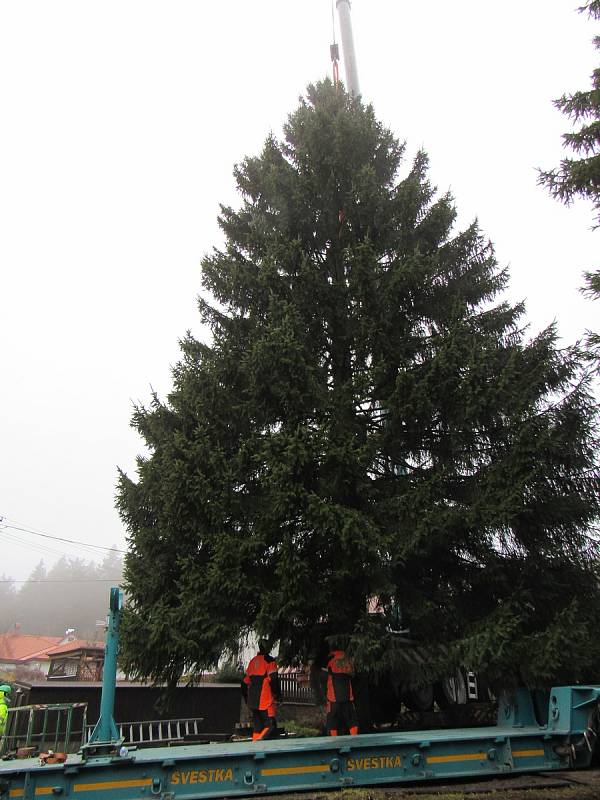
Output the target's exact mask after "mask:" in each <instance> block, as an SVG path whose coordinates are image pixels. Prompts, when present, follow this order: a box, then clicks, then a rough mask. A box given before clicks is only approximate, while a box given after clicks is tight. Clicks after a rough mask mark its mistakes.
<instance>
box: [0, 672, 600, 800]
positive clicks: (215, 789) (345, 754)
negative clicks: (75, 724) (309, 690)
mask: <svg viewBox="0 0 600 800" xmlns="http://www.w3.org/2000/svg"><path fill="white" fill-rule="evenodd" d="M599 699H600V687H599V686H589V687H580V686H576V687H560V688H557V689H555V690H553V692H552V696H551V698H550V708H549V722H548V724H547V725H538V724H537V723H536V722H535V718H534V714H533V707H532V704H531V700H530V698H529V693H528V692H526V691H525V690H518V691H517V692H515V693H513V695H512V696H506V697H505V698H503V700H502V701H501V703H500V710H499V717H500V719H499V724H498V725H497V726H493V727H489V728H474V729H455V730H445V731H440V730H436V731H411V732H410V733H380V734H364V735H359V736H340V737H335V738H331V737H315V738H308V739H296V740H294V739H284V740H279V741H266V742H237V743H228V744H210V745H187V746H177V747H157V748H153V749H145V750H139V751H137V750H129V751H128V750H126V749H125V748H122V747H121V748H120V754H119V752H112V753H111V752H108V753H100V754H97V755H94V754H86V752H85V751H83V752H82V753H80V754H77V755H73V756H69V757H68V758H67V761H66V762H65V763H64V764H53V765H46V766H42V765H40V762H39V759H26V760H22V761H5V762H3V763H2V764H0V798H2V800H5V798H6V799H8V798H26V799H28V798H35V797H42V796H62V797H70V798H92V799H93V800H108V799H109V798H114V800H134V799H137V798H145V797H159V798H162V799H163V800H175V798H186V800H193V798H212V797H236V796H243V795H252V794H262V793H276V792H290V791H296V790H306V789H309V790H318V789H334V788H342V787H349V786H364V785H389V784H401V783H405V782H410V783H414V782H415V781H427V780H440V779H448V778H476V777H483V776H496V777H499V776H501V775H506V774H515V773H519V772H537V771H539V772H542V771H543V772H547V771H553V770H564V769H568V768H570V767H578V768H582V767H585V766H588V765H589V763H590V762H591V758H592V751H593V749H594V745H595V741H596V735H597V730H596V729H595V728H594V727H593V726H592V725H591V721H592V720H593V719H596V718H597V713H598V712H597V709H598V702H599Z"/></svg>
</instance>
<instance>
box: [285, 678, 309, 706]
mask: <svg viewBox="0 0 600 800" xmlns="http://www.w3.org/2000/svg"><path fill="white" fill-rule="evenodd" d="M279 682H280V684H281V699H282V701H283V702H284V703H296V704H298V705H303V706H313V705H314V704H315V699H314V696H313V691H312V689H311V687H310V681H309V680H308V676H307V675H306V674H305V673H304V672H280V673H279Z"/></svg>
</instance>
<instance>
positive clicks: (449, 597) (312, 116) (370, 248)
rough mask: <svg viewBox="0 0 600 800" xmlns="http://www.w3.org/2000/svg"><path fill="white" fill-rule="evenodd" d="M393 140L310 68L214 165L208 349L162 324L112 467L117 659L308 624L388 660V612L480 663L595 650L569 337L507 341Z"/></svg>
mask: <svg viewBox="0 0 600 800" xmlns="http://www.w3.org/2000/svg"><path fill="white" fill-rule="evenodd" d="M403 155H404V147H403V145H401V144H399V143H398V141H397V140H396V139H395V138H394V136H393V135H392V134H391V133H390V131H389V130H387V129H386V128H385V127H384V126H382V125H381V124H380V123H379V122H378V120H377V119H376V118H375V116H374V112H373V110H372V108H371V107H369V106H364V105H363V104H362V103H361V102H360V101H358V100H355V99H353V98H351V97H350V96H348V95H347V94H346V93H345V92H344V91H343V89H341V88H339V87H334V86H332V85H331V83H329V82H328V81H325V82H324V83H322V84H319V85H317V86H311V87H309V90H308V93H307V96H306V98H305V99H303V100H302V101H301V102H300V105H299V107H298V109H297V110H296V111H295V112H294V113H293V114H292V115H291V116H290V117H289V120H288V122H287V125H286V126H285V128H284V138H283V140H282V141H279V140H277V139H276V138H275V137H273V136H271V137H269V138H268V140H267V141H266V144H265V146H264V149H263V151H262V152H261V154H260V155H259V156H257V157H252V158H247V159H246V160H245V161H243V163H242V164H241V165H239V166H238V167H237V168H236V171H235V177H236V180H237V184H238V187H239V190H240V192H241V195H242V202H241V207H240V208H239V209H237V210H235V209H233V208H228V207H223V208H222V210H221V216H220V224H221V227H222V229H223V231H224V234H225V237H226V244H225V246H224V247H223V248H222V249H221V250H215V251H214V252H213V253H212V254H211V255H209V256H207V257H206V258H205V259H204V261H203V265H202V266H203V285H204V288H205V290H206V296H209V295H210V297H211V298H212V300H211V301H210V302H209V301H208V300H206V299H201V300H200V301H199V302H200V312H201V315H202V319H203V320H204V322H205V323H207V324H208V325H209V326H210V330H211V331H212V343H211V344H209V345H208V344H203V343H201V342H199V341H197V340H196V339H194V338H193V337H192V336H191V335H187V336H186V338H185V339H184V340H183V341H182V342H181V350H182V357H181V360H180V362H179V363H178V364H177V366H176V367H175V369H174V371H173V377H174V388H173V391H172V392H171V394H170V395H169V397H168V399H167V400H166V402H163V401H161V400H160V399H159V398H158V397H156V396H155V397H153V399H152V402H151V404H150V405H149V407H147V408H146V407H138V408H136V410H135V414H134V417H133V425H134V426H135V427H136V428H137V430H138V431H139V433H140V434H141V436H142V437H143V439H144V441H145V444H146V446H147V448H148V450H149V453H150V454H149V456H148V457H144V458H140V459H139V462H138V475H137V478H136V479H135V480H133V479H131V478H129V477H127V476H126V475H124V474H121V477H120V485H119V490H118V505H119V508H120V512H121V514H122V517H123V519H124V521H125V522H126V524H127V526H128V529H129V533H130V553H129V555H128V556H127V559H126V584H127V592H128V596H129V608H128V611H127V615H126V618H125V620H124V635H125V648H124V660H125V665H126V668H127V669H128V670H129V671H130V672H132V673H136V672H137V673H138V674H143V675H146V676H151V677H152V678H154V679H157V680H167V681H173V680H175V679H177V678H178V677H179V675H180V674H181V673H182V672H183V671H185V670H187V669H189V668H191V667H206V666H209V665H212V664H214V663H215V662H216V661H217V659H218V658H219V656H220V654H221V653H222V651H223V650H224V648H231V649H233V650H234V649H235V645H236V641H237V640H238V637H239V635H240V634H241V633H243V632H244V631H247V630H250V629H252V630H255V631H257V632H259V633H260V634H262V635H267V636H269V637H270V638H271V639H272V640H279V641H280V642H281V650H280V652H281V653H282V654H283V655H282V660H284V661H285V660H287V661H288V662H289V663H292V662H293V661H299V660H305V659H306V658H307V657H308V656H309V655H310V654H311V652H314V648H315V641H316V640H317V639H318V638H320V637H323V636H329V637H333V638H334V639H335V640H336V641H339V642H343V643H344V644H345V645H347V646H348V647H349V648H350V650H351V651H352V652H353V654H354V657H355V659H356V660H357V662H358V663H359V665H362V666H363V667H364V668H367V669H373V670H377V669H388V668H394V665H395V659H396V657H397V656H398V655H399V653H400V652H401V648H399V647H398V635H397V633H394V632H393V631H395V630H397V629H398V627H399V625H401V626H402V627H403V628H408V629H409V630H410V634H411V636H412V638H414V639H416V640H418V641H421V642H424V643H430V642H432V641H435V642H436V643H437V642H445V643H446V644H447V648H446V649H445V652H446V653H447V654H450V656H451V657H452V658H454V659H456V660H460V661H462V662H463V663H468V665H469V666H471V667H472V668H478V669H482V670H484V671H487V673H488V674H490V675H500V674H502V675H507V674H509V673H510V674H511V675H516V674H517V673H519V671H520V673H521V675H520V677H521V678H522V679H525V680H529V681H530V682H535V681H536V680H545V679H551V678H553V677H555V676H557V675H565V674H566V673H569V676H570V678H569V679H573V678H575V677H577V676H578V675H583V674H584V673H585V671H586V670H588V669H590V668H591V666H592V665H593V663H594V660H597V658H598V636H597V631H596V627H597V622H596V621H597V616H596V614H597V613H598V610H599V603H598V590H597V578H598V576H597V574H596V572H595V561H594V555H595V552H594V546H593V541H592V539H591V537H590V526H591V525H592V524H593V523H594V521H595V520H596V518H597V513H598V473H597V471H596V469H595V467H594V449H595V445H596V441H595V434H596V430H595V425H596V420H595V417H594V409H593V403H592V400H591V398H590V395H589V392H588V385H587V383H586V381H585V379H583V378H582V377H581V371H580V354H579V353H578V351H577V350H576V349H575V348H567V349H564V350H559V349H557V344H556V335H555V331H554V329H553V327H549V328H548V329H547V330H544V331H543V332H542V333H540V334H539V335H537V336H536V337H535V338H533V339H532V340H528V339H527V338H526V335H525V333H524V330H523V327H524V324H523V321H522V318H523V308H522V306H520V305H517V306H514V307H513V306H511V305H509V304H508V303H507V302H505V301H504V300H502V298H501V292H502V290H503V289H504V288H505V286H506V283H507V279H508V278H507V274H506V272H505V271H504V270H502V269H500V268H499V267H498V265H497V263H496V260H495V258H494V252H493V249H492V246H491V245H490V244H489V242H487V241H486V240H485V239H484V237H483V236H482V234H481V232H480V231H479V229H478V227H477V225H476V224H473V225H471V226H470V227H468V228H467V229H466V230H464V231H459V232H455V231H454V230H453V226H454V222H455V216H456V212H455V209H454V206H453V202H452V199H451V197H450V196H448V195H443V196H437V195H436V192H435V189H434V187H433V186H432V185H431V183H430V182H429V179H428V172H427V158H426V156H425V154H424V153H419V154H418V155H417V156H416V158H415V159H414V161H413V163H412V165H408V166H405V165H404V163H403ZM402 170H404V174H403V175H402ZM375 606H377V609H378V610H379V611H381V612H382V613H368V612H369V610H370V611H371V612H373V610H374V609H375ZM398 610H399V611H400V613H401V619H400V620H398Z"/></svg>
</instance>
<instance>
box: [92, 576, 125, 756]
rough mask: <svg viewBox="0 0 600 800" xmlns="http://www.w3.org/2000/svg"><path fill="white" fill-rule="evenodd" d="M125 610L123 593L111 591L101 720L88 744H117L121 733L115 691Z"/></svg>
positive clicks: (115, 588) (116, 589)
mask: <svg viewBox="0 0 600 800" xmlns="http://www.w3.org/2000/svg"><path fill="white" fill-rule="evenodd" d="M122 608H123V593H122V592H121V590H120V589H118V588H117V587H114V586H113V588H112V589H111V590H110V613H109V615H108V630H107V631H106V650H105V653H104V671H103V674H102V697H101V700H100V718H99V720H98V722H97V723H96V727H95V728H94V730H93V731H92V735H91V736H90V740H89V742H88V744H90V745H91V744H95V743H100V742H103V743H107V742H117V741H118V740H119V732H118V730H117V726H116V725H115V720H114V718H113V711H114V707H115V689H116V682H117V653H118V649H119V624H120V621H121V609H122Z"/></svg>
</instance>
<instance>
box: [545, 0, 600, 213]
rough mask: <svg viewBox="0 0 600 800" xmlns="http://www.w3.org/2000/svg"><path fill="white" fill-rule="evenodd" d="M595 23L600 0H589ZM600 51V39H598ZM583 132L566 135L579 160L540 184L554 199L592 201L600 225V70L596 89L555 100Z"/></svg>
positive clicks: (585, 7) (567, 163)
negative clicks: (577, 198)
mask: <svg viewBox="0 0 600 800" xmlns="http://www.w3.org/2000/svg"><path fill="white" fill-rule="evenodd" d="M579 10H580V11H582V12H587V13H588V14H589V16H590V17H591V18H593V19H594V20H600V0H588V2H587V3H585V5H583V6H582V7H581V8H580V9H579ZM594 45H595V47H596V48H597V49H600V36H595V37H594ZM554 104H555V106H556V107H557V108H558V109H560V111H562V112H563V113H564V114H565V115H566V116H567V117H568V118H569V119H570V120H571V121H572V122H573V124H574V125H580V128H579V130H576V131H573V132H571V133H565V134H564V135H563V142H564V145H565V147H567V148H568V149H569V150H571V151H572V153H573V155H574V156H575V158H565V159H563V161H561V164H560V167H559V168H557V169H553V170H550V171H548V172H541V173H540V178H539V181H540V183H541V184H543V185H545V186H547V187H548V189H549V190H550V193H551V194H552V195H553V197H556V198H558V199H559V200H562V201H563V202H565V203H571V202H572V201H573V200H574V199H575V198H576V197H583V198H587V199H588V200H591V201H592V204H593V206H594V210H595V213H596V224H597V225H600V67H599V68H597V69H595V70H594V72H593V73H592V88H591V89H588V90H587V91H580V92H575V93H574V94H565V95H563V96H562V97H559V99H558V100H556V101H555V103H554Z"/></svg>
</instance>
